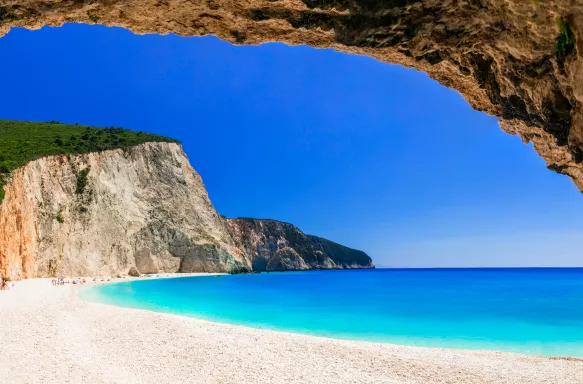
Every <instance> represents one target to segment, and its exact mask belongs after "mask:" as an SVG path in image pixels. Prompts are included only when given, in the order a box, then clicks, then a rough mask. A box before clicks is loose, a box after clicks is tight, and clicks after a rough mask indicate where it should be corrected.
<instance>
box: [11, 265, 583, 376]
mask: <svg viewBox="0 0 583 384" xmlns="http://www.w3.org/2000/svg"><path fill="white" fill-rule="evenodd" d="M165 276H166V277H171V276H172V275H165ZM99 283H100V282H99ZM90 284H92V283H90ZM77 288H78V286H73V285H71V284H67V285H64V286H57V287H55V286H52V285H51V280H50V279H31V280H25V281H21V282H19V283H17V285H16V287H14V288H13V289H11V290H9V291H3V292H0V308H1V311H2V314H1V316H0V339H1V340H2V342H3V344H4V345H5V346H10V348H3V352H2V353H1V354H0V377H2V378H3V379H4V380H6V381H8V382H12V383H34V382H43V383H53V382H54V383H56V382H60V383H62V382H70V383H74V382H86V383H141V382H156V381H157V382H171V381H172V382H197V383H241V382H252V383H322V382H326V383H462V382H463V383H579V382H580V381H581V377H583V361H582V360H580V359H575V358H552V357H538V356H526V355H520V354H514V353H505V352H492V351H469V350H455V349H440V348H423V347H409V346H398V345H391V344H384V343H371V342H361V341H347V340H336V339H328V338H322V337H315V336H305V335H299V334H291V333H285V332H276V331H269V330H259V329H254V328H248V327H243V326H235V325H227V324H219V323H213V322H209V321H205V320H199V319H194V318H188V317H182V316H176V315H171V314H165V313H156V312H151V311H146V310H139V309H129V308H122V307H116V306H112V305H105V304H98V303H91V302H87V301H83V300H81V299H80V298H79V297H78V295H77Z"/></svg>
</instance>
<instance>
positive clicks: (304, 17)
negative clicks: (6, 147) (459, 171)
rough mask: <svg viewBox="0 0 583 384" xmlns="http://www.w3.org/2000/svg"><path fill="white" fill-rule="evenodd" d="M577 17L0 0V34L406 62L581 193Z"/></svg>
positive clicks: (549, 10)
mask: <svg viewBox="0 0 583 384" xmlns="http://www.w3.org/2000/svg"><path fill="white" fill-rule="evenodd" d="M582 10H583V0H553V1H547V0H374V1H372V0H42V1H39V0H0V36H1V35H3V34H5V33H7V32H8V31H9V29H10V28H11V27H26V28H30V29H36V28H40V27H42V26H44V25H53V26H58V25H62V24H63V23H66V22H81V23H98V24H104V25H109V26H121V27H124V28H128V29H130V30H132V31H133V32H135V33H139V34H143V33H158V34H167V33H176V34H178V35H182V36H200V35H209V34H210V35H216V36H218V37H219V38H221V39H224V40H227V41H230V42H232V43H234V44H259V43H264V42H269V41H279V42H283V43H287V44H292V45H293V44H307V45H310V46H312V47H318V48H324V47H331V48H334V49H336V50H339V51H343V52H348V53H353V54H361V55H368V56H371V57H374V58H376V59H378V60H381V61H383V62H387V63H395V64H400V65H403V66H406V67H414V68H416V69H418V70H420V71H423V72H426V73H427V74H428V75H429V76H430V77H432V78H433V79H435V80H437V81H439V82H440V83H441V84H443V85H445V86H447V87H450V88H453V89H456V90H458V91H459V92H460V93H461V94H462V95H463V96H464V98H465V99H466V100H467V101H468V102H469V103H470V105H471V106H472V107H473V108H475V109H476V110H479V111H485V112H487V113H489V114H491V115H495V116H498V117H499V118H500V126H501V128H502V129H503V130H504V131H506V132H508V133H511V134H516V135H520V136H521V137H522V139H523V141H524V142H532V143H533V144H534V148H535V150H536V151H537V152H538V153H539V154H540V156H542V157H543V158H544V159H545V160H546V162H547V167H548V168H549V169H552V170H554V171H557V172H560V173H563V174H566V175H569V176H570V177H571V178H572V179H573V181H574V182H575V184H576V185H577V187H578V188H579V189H580V190H583V166H582V163H583V115H582V111H581V103H582V102H583V60H582V57H581V53H580V52H582V51H583V46H581V41H580V39H577V36H582V34H581V32H582V28H583V27H582V26H583V16H582V15H583V12H582Z"/></svg>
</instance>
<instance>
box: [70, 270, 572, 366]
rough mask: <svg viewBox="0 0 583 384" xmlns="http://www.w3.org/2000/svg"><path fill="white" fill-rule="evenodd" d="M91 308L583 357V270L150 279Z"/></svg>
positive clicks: (98, 294)
mask: <svg viewBox="0 0 583 384" xmlns="http://www.w3.org/2000/svg"><path fill="white" fill-rule="evenodd" d="M80 294H81V296H82V297H83V298H84V299H87V300H93V301H99V302H105V303H109V304H115V305H120V306H124V307H132V308H143V309H149V310H153V311H160V312H169V313H174V314H179V315H185V316H192V317H197V318H204V319H208V320H213V321H219V322H224V323H232V324H242V325H247V326H251V327H257V328H267V329H277V330H285V331H291V332H300V333H307V334H315V335H321V336H328V337H336V338H346V339H356V340H369V341H380V342H389V343H397V344H409V345H422V346H433V347H435V346H439V347H453V348H471V349H494V350H504V351H515V352H521V353H529V354H538V355H559V356H579V357H583V269H426V270H419V269H410V270H406V269H378V270H362V271H313V272H287V273H263V274H255V275H236V276H220V277H206V276H205V277H192V278H177V279H152V280H148V279H144V280H139V281H134V282H130V283H118V284H111V285H104V286H100V287H95V288H86V289H84V290H82V291H81V293H80Z"/></svg>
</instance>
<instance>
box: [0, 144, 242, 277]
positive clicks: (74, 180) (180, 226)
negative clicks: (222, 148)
mask: <svg viewBox="0 0 583 384" xmlns="http://www.w3.org/2000/svg"><path fill="white" fill-rule="evenodd" d="M84 179H85V181H84ZM5 191H6V197H5V199H4V201H3V203H2V205H0V268H1V270H2V273H3V275H4V276H5V277H10V278H13V279H14V278H21V277H39V276H73V275H111V274H117V273H127V272H128V271H129V269H130V268H131V267H134V266H135V267H137V269H138V270H139V271H140V272H141V273H147V272H158V271H166V272H193V271H207V272H229V271H232V270H239V269H240V268H241V266H247V265H248V262H247V261H246V259H245V258H244V257H243V256H242V255H240V254H239V253H238V252H237V250H236V249H235V248H234V245H233V242H232V240H231V237H230V234H229V232H228V228H227V225H226V223H225V221H224V219H223V218H221V216H219V215H218V214H217V212H216V211H215V209H214V208H213V206H212V204H211V202H210V200H209V198H208V196H207V192H206V190H205V188H204V185H203V182H202V180H201V178H200V176H199V175H198V174H197V173H196V172H195V171H194V169H192V167H191V166H190V165H189V162H188V159H187V158H186V156H185V155H184V153H183V152H182V149H181V147H180V146H179V145H178V144H174V143H146V144H142V145H139V146H136V147H131V148H127V149H118V150H110V151H105V152H101V153H92V154H86V155H74V156H52V157H46V158H42V159H39V160H36V161H33V162H30V163H29V164H28V165H26V166H25V167H23V168H20V169H18V170H16V171H15V172H14V173H13V175H12V177H11V180H10V181H9V183H8V184H7V185H6V186H5Z"/></svg>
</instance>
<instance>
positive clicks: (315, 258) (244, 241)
mask: <svg viewBox="0 0 583 384" xmlns="http://www.w3.org/2000/svg"><path fill="white" fill-rule="evenodd" d="M227 222H228V224H229V230H230V232H231V235H232V237H233V240H234V241H235V244H236V245H237V247H238V248H239V249H240V250H242V251H243V253H244V254H245V255H246V256H247V258H248V260H249V261H250V263H251V266H252V268H253V270H254V271H288V270H305V269H353V268H374V264H373V262H372V260H371V258H370V257H369V256H368V255H367V254H366V253H364V252H362V251H358V250H355V249H351V248H348V247H345V246H343V245H340V244H337V243H334V242H332V241H330V240H326V239H323V238H321V237H317V236H312V235H306V234H305V233H303V232H302V231H300V230H299V229H298V228H297V227H296V226H294V225H292V224H288V223H283V222H280V221H276V220H258V219H249V218H240V219H228V220H227Z"/></svg>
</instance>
